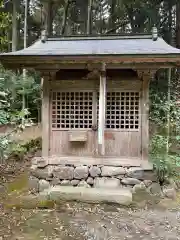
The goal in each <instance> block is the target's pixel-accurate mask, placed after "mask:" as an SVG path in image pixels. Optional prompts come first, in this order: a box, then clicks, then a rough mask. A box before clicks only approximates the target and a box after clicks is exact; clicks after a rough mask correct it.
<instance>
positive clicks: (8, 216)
mask: <svg viewBox="0 0 180 240" xmlns="http://www.w3.org/2000/svg"><path fill="white" fill-rule="evenodd" d="M28 168H29V161H28V160H25V161H23V162H18V163H17V162H15V161H12V162H10V163H9V165H7V166H4V167H3V166H1V168H0V176H1V178H0V192H1V195H0V240H5V239H6V240H41V239H44V240H113V239H114V240H115V239H117V240H125V239H126V240H128V239H133V240H141V239H142V240H150V239H158V240H163V239H164V240H178V239H180V207H178V205H176V206H175V207H174V206H173V205H172V204H171V202H168V206H167V204H166V207H162V206H161V207H160V206H156V207H154V206H153V208H146V207H145V208H143V209H125V208H120V207H119V206H117V205H89V204H83V203H62V206H59V207H56V209H41V210H38V209H31V210H25V209H24V210H23V209H15V208H14V209H7V208H6V207H5V205H6V204H7V202H8V201H9V196H10V197H12V196H13V195H12V194H11V193H12V192H14V191H17V192H18V191H19V189H22V188H24V187H25V185H26V180H27V178H26V177H27V173H28ZM11 200H12V199H11Z"/></svg>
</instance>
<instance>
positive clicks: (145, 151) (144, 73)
mask: <svg viewBox="0 0 180 240" xmlns="http://www.w3.org/2000/svg"><path fill="white" fill-rule="evenodd" d="M156 71H157V69H154V70H151V69H146V70H142V69H139V70H137V74H138V76H139V79H141V80H142V98H141V157H142V160H146V161H147V160H148V158H149V84H150V81H151V79H152V78H153V76H154V75H155V73H156Z"/></svg>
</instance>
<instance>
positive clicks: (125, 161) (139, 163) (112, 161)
mask: <svg viewBox="0 0 180 240" xmlns="http://www.w3.org/2000/svg"><path fill="white" fill-rule="evenodd" d="M41 159H42V158H40V157H36V158H34V159H33V164H36V163H37V162H38V161H42V160H41ZM43 159H44V162H46V164H49V165H65V164H68V165H73V164H74V165H101V166H102V165H104V166H122V167H142V168H143V169H144V170H152V169H153V166H152V164H151V163H149V162H148V161H143V160H142V159H141V158H133V157H132V158H121V157H118V158H117V157H79V156H70V155H67V156H52V157H47V158H43Z"/></svg>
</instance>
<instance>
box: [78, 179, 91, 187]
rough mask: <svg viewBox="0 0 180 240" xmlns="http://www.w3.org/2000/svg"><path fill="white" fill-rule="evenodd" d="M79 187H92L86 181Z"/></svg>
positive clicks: (81, 182)
mask: <svg viewBox="0 0 180 240" xmlns="http://www.w3.org/2000/svg"><path fill="white" fill-rule="evenodd" d="M78 187H84V188H90V187H91V186H90V185H89V184H87V182H86V181H85V180H82V181H80V183H79V184H78Z"/></svg>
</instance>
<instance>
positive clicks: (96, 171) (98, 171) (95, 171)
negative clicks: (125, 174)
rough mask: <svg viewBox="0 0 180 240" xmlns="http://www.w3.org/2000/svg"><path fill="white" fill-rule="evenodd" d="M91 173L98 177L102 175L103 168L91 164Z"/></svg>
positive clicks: (92, 175)
mask: <svg viewBox="0 0 180 240" xmlns="http://www.w3.org/2000/svg"><path fill="white" fill-rule="evenodd" d="M89 173H90V176H91V177H98V176H99V175H101V169H100V168H99V167H97V166H91V167H90V169H89Z"/></svg>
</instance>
